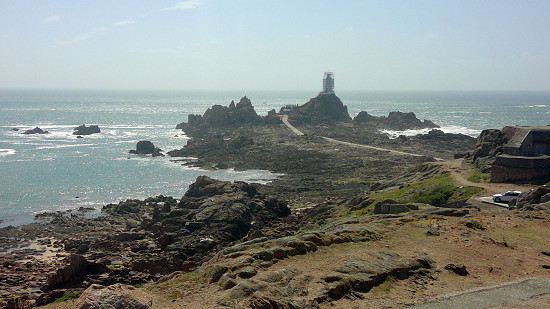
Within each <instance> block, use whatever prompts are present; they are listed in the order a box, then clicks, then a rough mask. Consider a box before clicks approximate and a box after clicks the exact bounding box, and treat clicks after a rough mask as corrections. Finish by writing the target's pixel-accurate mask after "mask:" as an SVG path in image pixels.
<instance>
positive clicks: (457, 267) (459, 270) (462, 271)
mask: <svg viewBox="0 0 550 309" xmlns="http://www.w3.org/2000/svg"><path fill="white" fill-rule="evenodd" d="M445 269H447V270H450V271H452V272H454V273H455V274H457V275H460V276H467V275H468V274H469V273H468V271H467V270H466V266H464V265H463V264H452V263H451V264H447V265H445Z"/></svg>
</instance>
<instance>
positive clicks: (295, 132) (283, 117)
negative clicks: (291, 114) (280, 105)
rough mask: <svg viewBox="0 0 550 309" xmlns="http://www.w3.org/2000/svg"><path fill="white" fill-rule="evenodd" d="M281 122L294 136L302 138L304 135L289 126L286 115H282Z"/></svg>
mask: <svg viewBox="0 0 550 309" xmlns="http://www.w3.org/2000/svg"><path fill="white" fill-rule="evenodd" d="M281 120H282V121H283V123H284V124H285V125H286V126H287V127H288V128H289V129H290V130H291V131H292V132H293V133H294V134H296V135H298V136H303V135H304V133H303V132H302V131H300V130H298V129H296V128H295V127H294V126H293V125H291V124H290V122H288V115H282V116H281Z"/></svg>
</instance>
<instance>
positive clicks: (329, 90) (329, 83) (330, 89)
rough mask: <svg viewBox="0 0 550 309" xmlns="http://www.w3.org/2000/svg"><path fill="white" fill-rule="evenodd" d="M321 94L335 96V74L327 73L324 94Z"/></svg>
mask: <svg viewBox="0 0 550 309" xmlns="http://www.w3.org/2000/svg"><path fill="white" fill-rule="evenodd" d="M321 94H334V73H332V72H325V77H324V78H323V92H321Z"/></svg>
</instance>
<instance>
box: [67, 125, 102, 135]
mask: <svg viewBox="0 0 550 309" xmlns="http://www.w3.org/2000/svg"><path fill="white" fill-rule="evenodd" d="M73 130H74V132H73V135H91V134H95V133H100V132H101V130H100V129H99V126H98V125H90V126H86V125H85V124H83V125H81V126H78V127H76V128H74V129H73Z"/></svg>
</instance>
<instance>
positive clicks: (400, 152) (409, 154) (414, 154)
mask: <svg viewBox="0 0 550 309" xmlns="http://www.w3.org/2000/svg"><path fill="white" fill-rule="evenodd" d="M280 117H281V120H282V121H283V123H284V124H285V125H286V126H287V127H288V128H289V129H290V130H291V131H292V132H293V133H294V134H296V135H298V136H303V135H305V134H304V133H303V132H302V131H300V130H298V129H296V127H294V126H293V125H291V124H290V122H288V115H281V116H280ZM321 138H322V139H324V140H325V141H327V142H331V143H336V144H341V145H346V146H350V147H359V148H367V149H373V150H378V151H383V152H389V153H392V154H397V155H406V156H413V157H423V156H424V155H421V154H417V153H410V152H404V151H397V150H392V149H388V148H381V147H375V146H370V145H363V144H356V143H350V142H344V141H339V140H337V139H333V138H330V137H324V136H321ZM435 159H436V160H438V161H440V160H442V159H439V158H435Z"/></svg>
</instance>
